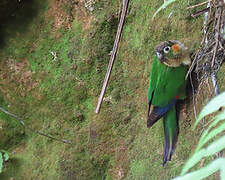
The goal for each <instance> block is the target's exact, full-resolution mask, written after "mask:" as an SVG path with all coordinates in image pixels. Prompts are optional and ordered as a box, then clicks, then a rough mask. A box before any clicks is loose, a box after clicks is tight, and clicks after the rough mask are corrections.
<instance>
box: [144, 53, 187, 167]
mask: <svg viewBox="0 0 225 180" xmlns="http://www.w3.org/2000/svg"><path fill="white" fill-rule="evenodd" d="M186 73H187V67H185V66H184V65H180V66H179V67H169V66H167V65H165V64H162V63H161V62H160V61H159V60H158V59H157V57H154V60H153V63H152V67H151V73H150V82H149V89H148V103H149V108H148V121H147V126H148V127H151V126H152V125H153V124H154V123H155V122H157V121H158V119H160V118H161V117H164V119H163V124H164V134H165V143H164V156H163V165H165V164H166V162H167V160H171V156H172V154H173V152H174V150H175V147H176V143H177V139H178V133H179V128H178V119H177V117H176V108H175V105H176V100H177V99H184V98H185V97H186V94H185V89H186V81H185V76H186ZM171 102H173V103H171ZM151 105H153V107H154V108H153V110H152V112H151V113H150V106H151ZM155 107H157V108H158V109H157V108H155ZM166 108H167V109H166ZM159 109H160V110H161V109H163V111H165V113H161V115H160V112H161V111H160V110H159Z"/></svg>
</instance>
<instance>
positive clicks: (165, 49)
mask: <svg viewBox="0 0 225 180" xmlns="http://www.w3.org/2000/svg"><path fill="white" fill-rule="evenodd" d="M163 51H164V53H166V54H167V53H169V51H170V47H169V46H166V47H165V48H164V49H163Z"/></svg>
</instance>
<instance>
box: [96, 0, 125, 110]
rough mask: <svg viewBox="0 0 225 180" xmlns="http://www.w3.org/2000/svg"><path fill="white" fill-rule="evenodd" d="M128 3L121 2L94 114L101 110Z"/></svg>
mask: <svg viewBox="0 0 225 180" xmlns="http://www.w3.org/2000/svg"><path fill="white" fill-rule="evenodd" d="M128 3H129V0H124V1H123V9H122V13H121V16H120V22H119V25H118V29H117V33H116V39H115V41H114V45H113V50H112V54H111V57H110V61H109V65H108V68H107V72H106V75H105V80H104V83H103V86H102V91H101V94H100V96H99V99H98V105H97V108H96V110H95V112H96V113H99V110H100V108H101V104H102V100H103V97H104V94H105V90H106V87H107V84H108V81H109V77H110V74H111V71H112V67H113V64H114V60H115V58H116V53H117V50H118V44H119V41H120V37H121V33H122V29H123V24H124V20H125V17H126V13H127V7H128Z"/></svg>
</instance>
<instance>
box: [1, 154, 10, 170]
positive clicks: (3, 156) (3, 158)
mask: <svg viewBox="0 0 225 180" xmlns="http://www.w3.org/2000/svg"><path fill="white" fill-rule="evenodd" d="M8 160H9V154H8V153H7V152H6V151H4V150H0V173H1V172H2V169H3V163H4V161H8Z"/></svg>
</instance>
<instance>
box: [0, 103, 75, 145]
mask: <svg viewBox="0 0 225 180" xmlns="http://www.w3.org/2000/svg"><path fill="white" fill-rule="evenodd" d="M0 111H2V112H4V113H5V114H8V115H9V116H12V117H14V118H15V119H16V120H17V121H18V122H19V123H20V124H21V125H22V126H23V127H24V128H26V129H28V130H30V131H31V132H33V133H36V134H39V135H41V136H45V137H47V138H49V139H52V140H55V141H59V142H62V143H65V144H72V142H71V141H69V140H66V139H58V138H55V137H52V136H50V135H47V134H44V133H42V132H40V131H36V130H34V129H32V128H30V127H28V126H26V125H25V123H24V122H23V121H22V120H21V119H20V118H19V117H17V116H16V115H15V114H13V113H11V112H9V111H6V110H5V109H4V108H2V107H0Z"/></svg>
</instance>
